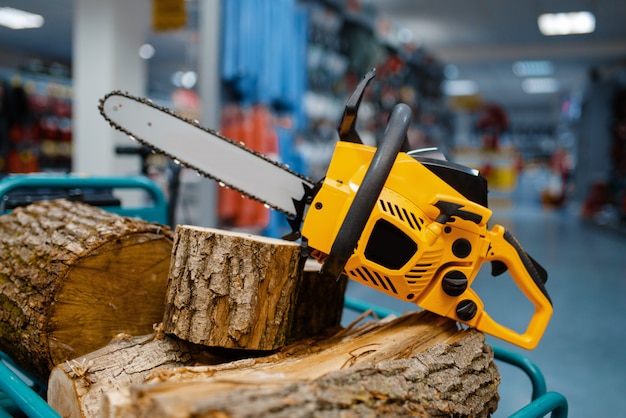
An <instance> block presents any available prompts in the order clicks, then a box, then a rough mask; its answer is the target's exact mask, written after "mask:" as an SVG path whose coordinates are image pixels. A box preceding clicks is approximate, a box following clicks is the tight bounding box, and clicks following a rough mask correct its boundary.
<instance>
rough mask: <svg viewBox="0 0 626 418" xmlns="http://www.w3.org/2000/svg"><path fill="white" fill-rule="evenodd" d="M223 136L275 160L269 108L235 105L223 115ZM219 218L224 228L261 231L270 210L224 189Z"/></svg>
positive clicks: (266, 223) (272, 124) (273, 130)
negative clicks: (245, 107)
mask: <svg viewBox="0 0 626 418" xmlns="http://www.w3.org/2000/svg"><path fill="white" fill-rule="evenodd" d="M221 131H222V134H224V136H226V137H228V138H230V139H232V140H235V141H241V142H243V143H244V144H245V146H246V147H247V148H249V149H252V150H254V151H257V152H259V153H262V154H264V155H267V156H269V157H275V156H277V154H278V135H277V133H276V130H275V127H274V122H273V116H272V114H271V112H270V111H269V109H268V108H266V107H265V106H262V105H255V106H253V107H252V108H249V109H242V108H241V107H239V106H236V105H230V106H227V107H225V108H224V110H223V112H222V127H221ZM218 216H219V220H220V223H221V224H222V226H224V227H234V228H238V229H247V230H253V231H260V230H262V229H263V228H265V227H266V226H267V225H268V223H269V220H270V213H269V209H268V208H266V207H265V206H264V205H263V204H262V203H260V202H257V201H254V200H252V199H247V198H243V197H242V196H241V194H240V193H239V192H237V191H235V190H231V189H227V188H224V187H221V188H220V189H219V191H218Z"/></svg>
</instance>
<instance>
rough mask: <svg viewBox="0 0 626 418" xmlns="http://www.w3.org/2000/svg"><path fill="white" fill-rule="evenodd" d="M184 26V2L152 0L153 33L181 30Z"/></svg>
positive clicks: (185, 18)
mask: <svg viewBox="0 0 626 418" xmlns="http://www.w3.org/2000/svg"><path fill="white" fill-rule="evenodd" d="M186 25H187V13H186V11H185V0H152V28H153V29H154V30H155V31H157V32H158V31H168V30H176V29H182V28H184V27H185V26H186Z"/></svg>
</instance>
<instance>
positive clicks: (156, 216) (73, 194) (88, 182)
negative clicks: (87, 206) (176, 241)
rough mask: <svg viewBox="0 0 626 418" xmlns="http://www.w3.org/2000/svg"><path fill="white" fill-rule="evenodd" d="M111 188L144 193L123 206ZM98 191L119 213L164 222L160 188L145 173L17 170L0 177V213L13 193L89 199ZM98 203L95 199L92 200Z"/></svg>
mask: <svg viewBox="0 0 626 418" xmlns="http://www.w3.org/2000/svg"><path fill="white" fill-rule="evenodd" d="M115 189H125V190H137V191H143V192H144V193H145V194H146V195H147V196H148V199H146V203H145V204H143V203H142V204H140V205H137V206H124V205H123V204H121V202H119V201H117V202H116V201H115V200H114V199H111V197H113V195H112V194H110V193H109V192H110V191H112V190H115ZM98 192H100V195H101V194H103V193H104V194H105V195H106V196H108V197H109V198H108V199H107V198H99V199H94V202H97V201H98V200H100V201H101V202H99V203H103V204H104V206H102V208H103V209H105V210H107V211H109V212H114V213H117V214H119V215H123V216H130V217H135V218H141V219H144V220H146V221H148V222H158V223H162V224H167V207H168V205H167V201H166V199H165V195H164V193H163V191H162V190H161V189H160V188H159V187H158V186H157V185H156V184H155V183H154V182H153V181H152V180H150V179H149V178H147V177H145V176H131V177H113V176H108V177H99V176H81V175H76V174H23V175H22V174H20V175H11V176H8V177H5V178H4V179H2V180H0V213H6V212H8V211H9V210H10V206H11V205H9V204H8V203H9V202H10V201H11V198H12V197H15V195H16V194H19V195H20V196H21V198H22V199H21V200H22V201H24V202H30V201H36V200H42V198H46V199H50V198H58V197H65V198H68V199H70V200H78V201H87V202H88V201H89V196H90V193H91V194H94V195H97V193H98ZM95 204H96V205H98V206H101V205H100V204H98V203H95Z"/></svg>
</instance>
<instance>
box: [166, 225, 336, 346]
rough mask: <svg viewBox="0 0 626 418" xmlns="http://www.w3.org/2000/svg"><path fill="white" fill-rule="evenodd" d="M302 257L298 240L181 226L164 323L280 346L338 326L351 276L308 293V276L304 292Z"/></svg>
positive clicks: (201, 336)
mask: <svg viewBox="0 0 626 418" xmlns="http://www.w3.org/2000/svg"><path fill="white" fill-rule="evenodd" d="M303 264H304V259H303V257H302V255H301V248H300V245H299V244H296V243H293V242H290V241H284V240H279V239H273V238H267V237H261V236H257V235H251V234H245V233H237V232H229V231H224V230H218V229H211V228H202V227H195V226H186V225H179V226H177V228H176V235H175V240H174V248H173V250H172V263H171V266H170V274H169V283H168V290H167V297H166V303H165V315H164V317H163V329H164V331H165V332H166V333H169V334H172V335H175V336H177V337H178V338H180V339H182V340H186V341H189V342H192V343H195V344H202V345H205V346H210V347H222V348H235V349H247V350H275V349H277V348H280V347H283V346H284V345H285V344H286V343H287V342H288V341H289V340H290V339H293V338H296V337H297V338H302V337H303V336H310V335H312V334H314V333H317V332H319V331H321V330H323V329H325V328H328V327H333V326H337V325H338V324H339V322H340V320H341V311H342V309H343V297H344V291H345V283H344V284H343V286H342V284H341V283H336V282H335V283H319V284H318V285H317V286H318V287H317V289H316V290H315V291H311V292H309V290H311V289H310V287H311V284H310V280H311V279H310V278H309V277H308V276H307V281H306V283H307V289H306V292H302V291H301V286H302V284H303V278H302V268H303ZM314 311H315V312H317V313H316V314H314V315H310V316H306V314H307V313H313V312H314ZM299 313H301V314H299ZM307 334H308V335H307Z"/></svg>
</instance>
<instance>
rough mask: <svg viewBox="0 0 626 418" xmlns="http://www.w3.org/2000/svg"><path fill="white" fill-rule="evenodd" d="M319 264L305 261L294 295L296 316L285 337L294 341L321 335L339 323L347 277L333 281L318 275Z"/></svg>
mask: <svg viewBox="0 0 626 418" xmlns="http://www.w3.org/2000/svg"><path fill="white" fill-rule="evenodd" d="M320 267H321V264H319V263H318V262H317V261H314V260H308V261H307V262H306V263H305V265H304V271H303V272H302V282H301V283H300V287H299V289H298V295H297V298H296V302H295V303H296V306H295V309H294V311H295V316H294V318H293V325H292V327H291V331H290V332H289V338H288V340H289V341H290V342H291V341H297V340H301V339H304V338H309V337H314V336H316V335H320V334H321V333H323V332H324V331H326V330H328V329H331V328H335V327H337V326H339V324H340V323H341V315H342V313H343V301H344V297H345V293H346V287H347V285H348V278H347V277H346V276H343V275H342V276H341V277H340V278H339V280H335V279H332V278H329V277H326V276H320V275H319V274H318V273H319V270H320Z"/></svg>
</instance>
